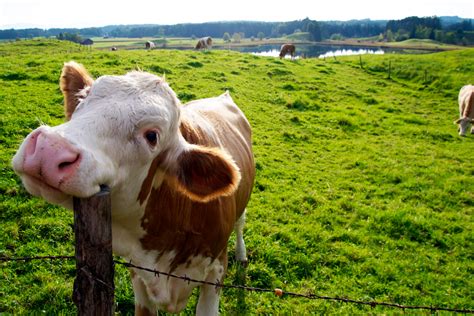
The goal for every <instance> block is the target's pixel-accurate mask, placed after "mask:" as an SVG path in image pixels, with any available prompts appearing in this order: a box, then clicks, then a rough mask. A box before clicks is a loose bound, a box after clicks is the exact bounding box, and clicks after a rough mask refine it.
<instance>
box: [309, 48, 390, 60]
mask: <svg viewBox="0 0 474 316" xmlns="http://www.w3.org/2000/svg"><path fill="white" fill-rule="evenodd" d="M365 54H375V55H383V54H384V51H383V50H381V49H380V48H379V49H377V50H373V49H363V48H360V49H358V50H354V49H337V50H334V51H330V52H327V53H324V54H321V55H319V56H318V57H319V58H326V57H334V56H350V55H365Z"/></svg>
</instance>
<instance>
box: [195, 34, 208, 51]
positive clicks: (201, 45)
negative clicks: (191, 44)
mask: <svg viewBox="0 0 474 316" xmlns="http://www.w3.org/2000/svg"><path fill="white" fill-rule="evenodd" d="M211 47H212V38H211V37H209V36H207V37H202V38H200V39H199V40H198V42H197V44H196V49H210V48H211Z"/></svg>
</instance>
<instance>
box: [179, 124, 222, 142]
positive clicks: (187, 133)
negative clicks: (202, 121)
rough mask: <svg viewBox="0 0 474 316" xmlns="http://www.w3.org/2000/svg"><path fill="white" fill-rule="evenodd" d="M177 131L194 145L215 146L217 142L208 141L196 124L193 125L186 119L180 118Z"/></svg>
mask: <svg viewBox="0 0 474 316" xmlns="http://www.w3.org/2000/svg"><path fill="white" fill-rule="evenodd" d="M179 131H180V132H181V134H182V135H183V137H184V139H185V140H186V141H187V142H188V143H190V144H194V145H205V146H212V147H214V146H217V144H213V143H210V142H209V140H208V139H206V137H205V134H204V132H203V131H202V129H200V128H199V127H198V126H193V125H192V124H191V123H190V122H188V121H187V120H182V121H181V124H180V125H179Z"/></svg>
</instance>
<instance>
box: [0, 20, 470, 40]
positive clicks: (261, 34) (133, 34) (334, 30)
mask: <svg viewBox="0 0 474 316" xmlns="http://www.w3.org/2000/svg"><path fill="white" fill-rule="evenodd" d="M295 33H305V39H307V40H308V41H316V42H317V41H321V40H327V39H344V38H370V37H374V38H376V39H378V40H384V41H401V40H405V39H409V38H429V39H433V40H438V41H440V42H445V43H451V44H461V45H472V44H474V34H473V27H472V19H461V18H458V17H441V18H440V17H423V18H420V17H408V18H405V19H402V20H389V21H386V20H376V21H374V20H369V19H367V20H351V21H315V20H311V19H308V18H306V19H303V20H296V21H289V22H249V21H234V22H207V23H182V24H175V25H116V26H113V25H112V26H105V27H93V28H81V29H77V28H63V29H62V28H52V29H39V28H31V29H19V30H16V29H8V30H0V39H3V40H5V39H18V38H33V37H56V38H59V39H66V40H71V41H76V42H79V41H80V39H81V38H85V37H102V36H109V37H129V38H140V37H162V38H164V37H202V36H211V37H214V38H222V37H223V36H224V34H239V35H240V36H241V37H248V38H276V37H284V36H287V35H291V34H295Z"/></svg>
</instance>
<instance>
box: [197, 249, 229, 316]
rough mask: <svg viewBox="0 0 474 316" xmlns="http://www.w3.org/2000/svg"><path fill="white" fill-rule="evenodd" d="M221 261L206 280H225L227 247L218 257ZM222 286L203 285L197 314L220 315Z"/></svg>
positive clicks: (202, 315) (205, 315)
mask: <svg viewBox="0 0 474 316" xmlns="http://www.w3.org/2000/svg"><path fill="white" fill-rule="evenodd" d="M217 260H218V261H219V262H220V263H221V264H220V265H219V266H218V267H216V268H215V269H213V270H212V271H211V272H209V274H208V275H207V277H206V280H205V281H208V282H212V283H216V282H219V283H222V282H223V280H224V274H225V273H226V269H227V248H226V249H224V251H223V252H222V253H221V255H220V256H219V257H218V258H217ZM220 291H221V290H220V288H217V287H216V286H214V285H206V284H203V285H201V289H200V292H199V300H198V304H197V307H196V315H197V316H207V315H210V316H212V315H219V294H220Z"/></svg>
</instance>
